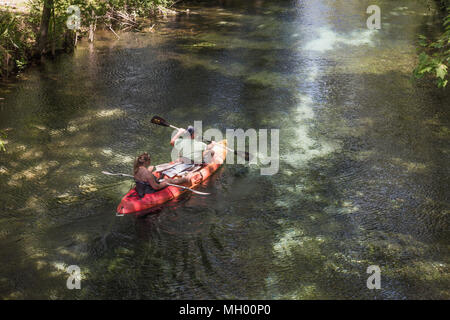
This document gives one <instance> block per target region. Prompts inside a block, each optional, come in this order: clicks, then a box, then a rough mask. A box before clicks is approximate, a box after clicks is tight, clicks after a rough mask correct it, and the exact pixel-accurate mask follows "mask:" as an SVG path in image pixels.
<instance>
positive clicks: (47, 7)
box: [38, 0, 53, 55]
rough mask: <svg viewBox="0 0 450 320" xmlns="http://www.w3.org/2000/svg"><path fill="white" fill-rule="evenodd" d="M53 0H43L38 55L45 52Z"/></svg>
mask: <svg viewBox="0 0 450 320" xmlns="http://www.w3.org/2000/svg"><path fill="white" fill-rule="evenodd" d="M52 9H53V0H44V8H43V9H42V18H41V25H40V27H39V41H38V46H39V55H43V54H45V52H46V51H47V45H48V27H49V24H50V18H51V15H52Z"/></svg>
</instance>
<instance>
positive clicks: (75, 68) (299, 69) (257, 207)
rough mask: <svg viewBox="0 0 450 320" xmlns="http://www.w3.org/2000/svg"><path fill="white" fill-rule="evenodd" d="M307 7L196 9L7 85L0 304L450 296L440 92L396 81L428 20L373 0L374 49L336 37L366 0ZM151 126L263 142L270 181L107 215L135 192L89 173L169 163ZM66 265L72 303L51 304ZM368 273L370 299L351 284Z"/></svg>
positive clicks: (345, 33)
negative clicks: (260, 134)
mask: <svg viewBox="0 0 450 320" xmlns="http://www.w3.org/2000/svg"><path fill="white" fill-rule="evenodd" d="M311 3H312V2H308V1H300V2H298V3H297V2H296V4H294V3H293V2H292V3H291V2H285V3H284V2H283V3H281V4H280V3H278V2H272V1H254V2H252V5H251V6H249V5H247V2H246V3H245V4H244V3H243V2H238V1H231V2H230V1H223V6H217V5H208V6H206V7H198V8H195V7H194V8H192V14H191V16H190V17H185V16H182V17H177V18H175V19H174V20H173V21H169V22H167V23H165V24H164V25H162V26H161V28H160V31H159V33H158V34H155V35H152V36H151V37H149V36H148V35H145V34H137V35H136V34H130V35H124V36H123V37H122V39H123V40H121V41H116V42H115V43H112V41H109V40H108V39H109V38H108V36H107V35H101V34H100V35H99V40H98V42H97V43H96V45H95V46H88V45H86V46H81V47H80V48H78V49H77V51H76V53H75V55H74V56H62V57H60V58H58V59H56V61H55V62H54V63H48V64H46V65H45V66H43V67H41V68H40V69H35V70H30V71H29V72H27V73H25V74H24V77H25V78H27V79H25V80H23V81H19V82H18V83H17V85H16V87H15V88H13V89H10V88H8V90H9V91H10V92H5V93H4V95H5V97H6V99H5V100H0V108H1V109H0V110H1V111H0V112H1V115H2V116H1V119H0V128H2V129H6V130H7V131H8V141H7V144H6V147H7V152H6V153H3V154H1V157H0V183H1V185H2V193H1V195H0V200H1V201H0V211H1V214H0V226H1V227H0V230H1V231H0V239H1V240H2V246H1V248H0V261H1V263H0V296H1V297H3V298H7V299H11V298H54V299H61V298H89V299H96V298H115V299H143V298H146V299H168V298H184V299H190V298H200V299H202V298H210V299H214V298H250V299H253V298H269V299H273V298H285V299H316V298H338V299H351V298H357V299H374V298H377V299H379V298H387V299H389V298H391V299H403V298H448V295H449V292H448V284H449V279H448V272H447V271H448V230H449V228H448V219H447V213H448V203H449V199H448V193H447V192H445V191H446V186H447V185H448V177H449V175H448V165H447V163H448V154H449V153H448V151H449V150H448V140H449V130H448V111H447V110H446V109H445V106H446V104H445V102H446V101H448V98H449V92H448V90H447V91H438V90H437V89H434V88H429V87H427V86H425V85H422V84H416V83H412V82H411V81H410V72H411V70H412V67H413V66H414V59H415V46H414V37H415V34H416V31H417V29H418V28H422V27H424V26H427V23H428V22H429V18H427V17H426V16H424V17H423V18H420V19H419V18H417V19H416V20H417V21H416V22H413V21H412V20H411V16H413V17H418V16H420V17H422V12H423V10H424V8H423V6H422V5H420V4H419V2H415V1H410V2H406V1H396V2H395V3H394V2H392V1H391V2H389V4H387V2H382V3H383V4H386V6H387V5H389V6H390V7H389V10H385V11H386V12H389V13H390V14H389V15H388V16H387V17H386V20H385V21H384V22H383V23H384V27H383V28H385V32H384V33H380V34H378V35H373V34H371V33H366V32H365V31H360V28H359V27H355V26H354V25H352V23H353V22H358V23H360V24H361V23H364V19H365V15H364V12H365V8H366V7H364V6H365V4H364V3H362V4H361V2H355V1H353V2H351V1H348V2H345V3H346V4H343V3H339V2H334V1H320V2H316V4H315V5H312V4H311ZM407 3H408V4H407ZM410 3H412V4H410ZM341 6H342V7H341ZM404 8H407V9H404ZM408 8H409V9H408ZM319 9H320V10H319ZM323 10H325V11H323ZM333 10H335V11H336V12H338V13H343V12H347V10H350V11H348V12H352V15H351V16H348V17H344V18H345V19H344V18H343V21H344V23H341V22H339V21H337V22H336V21H335V18H336V17H339V15H338V14H336V15H335V16H334V18H333V15H330V14H329V13H330V12H333ZM323 12H328V14H323ZM361 12H362V13H361ZM330 19H331V20H330ZM330 21H331V22H330ZM345 21H347V22H345ZM348 21H351V22H348ZM414 21H415V20H414ZM330 26H334V28H332V27H330ZM357 26H358V25H357ZM400 27H402V28H404V29H405V30H404V32H403V34H404V37H402V38H398V37H393V36H392V35H393V34H395V32H397V31H398V30H400ZM355 28H356V29H357V30H356V31H355ZM358 28H359V29H358ZM358 32H359V33H358ZM2 94H3V93H2ZM154 114H159V115H161V116H163V117H165V118H168V119H170V121H171V122H173V123H174V124H176V125H180V126H183V125H186V124H187V123H192V122H193V121H194V120H197V119H202V120H203V123H204V128H205V129H206V128H208V127H217V128H219V129H225V128H239V127H240V128H244V129H247V128H279V129H280V155H281V159H280V169H279V172H278V174H276V175H274V176H261V175H260V171H259V169H260V166H248V167H243V166H241V165H226V166H225V167H224V168H222V170H221V171H220V172H217V173H216V174H215V175H214V176H213V177H212V179H210V180H209V181H208V182H207V183H205V185H203V186H202V187H201V189H202V190H207V191H208V192H211V193H212V194H211V195H210V196H208V197H198V196H195V195H192V194H186V195H185V196H183V197H182V198H181V199H179V200H177V201H175V202H172V203H170V204H168V205H166V206H163V207H162V208H161V209H159V210H158V211H156V212H152V213H148V214H146V215H143V216H141V217H135V216H129V217H128V216H125V217H116V216H115V215H114V211H115V208H116V206H117V204H118V202H119V200H120V198H121V197H122V196H123V195H124V194H125V193H126V192H127V191H128V189H129V188H130V186H131V185H132V183H131V182H130V181H127V180H119V178H117V180H114V178H111V177H106V176H103V175H102V174H101V173H100V172H101V170H108V171H111V172H124V173H128V172H129V171H130V168H131V166H132V163H133V159H134V156H135V155H137V154H138V153H139V152H141V151H144V150H145V151H150V152H151V154H152V159H153V161H154V163H161V162H165V161H168V160H169V155H170V146H169V145H168V143H167V141H168V139H169V137H170V132H168V131H165V130H164V129H163V128H160V127H155V126H152V125H151V123H150V119H151V117H152V116H153V115H154ZM71 264H76V265H79V266H80V267H81V270H82V275H83V279H82V290H79V291H75V290H72V291H71V290H67V289H66V286H65V284H66V279H67V274H66V273H65V271H64V268H65V267H66V266H68V265H71ZM372 264H375V265H380V267H381V268H382V288H383V290H380V291H375V292H373V291H370V290H368V289H367V288H366V279H367V276H368V275H367V274H366V268H367V267H368V266H369V265H372Z"/></svg>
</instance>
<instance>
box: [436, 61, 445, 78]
mask: <svg viewBox="0 0 450 320" xmlns="http://www.w3.org/2000/svg"><path fill="white" fill-rule="evenodd" d="M446 75H447V66H446V65H445V64H442V63H441V64H440V65H439V66H438V67H437V68H436V77H438V78H441V79H442V80H444V78H445V76H446Z"/></svg>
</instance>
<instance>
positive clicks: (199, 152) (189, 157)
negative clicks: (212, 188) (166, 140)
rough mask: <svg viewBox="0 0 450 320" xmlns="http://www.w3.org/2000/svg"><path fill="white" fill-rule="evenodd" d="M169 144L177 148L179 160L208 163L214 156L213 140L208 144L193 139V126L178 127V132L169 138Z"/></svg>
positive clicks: (189, 162) (191, 162) (190, 162)
mask: <svg viewBox="0 0 450 320" xmlns="http://www.w3.org/2000/svg"><path fill="white" fill-rule="evenodd" d="M170 144H171V145H172V146H173V147H175V149H177V150H178V156H179V157H180V158H179V159H178V161H179V162H183V163H188V164H193V163H195V164H203V163H210V162H211V161H212V158H213V156H214V150H213V147H214V145H215V142H214V141H213V142H211V143H210V144H209V145H206V144H205V143H203V142H201V141H198V140H196V139H195V132H194V127H193V126H189V127H188V128H187V129H182V128H180V129H178V132H177V133H176V134H175V136H173V138H172V139H171V140H170Z"/></svg>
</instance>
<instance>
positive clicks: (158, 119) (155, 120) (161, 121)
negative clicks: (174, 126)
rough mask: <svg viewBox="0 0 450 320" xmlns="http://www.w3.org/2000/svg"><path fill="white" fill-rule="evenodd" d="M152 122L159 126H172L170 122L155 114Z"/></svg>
mask: <svg viewBox="0 0 450 320" xmlns="http://www.w3.org/2000/svg"><path fill="white" fill-rule="evenodd" d="M151 122H152V123H154V124H157V125H159V126H164V127H170V124H168V123H167V121H166V120H164V119H163V118H161V117H158V116H154V117H153V118H152V120H151Z"/></svg>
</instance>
